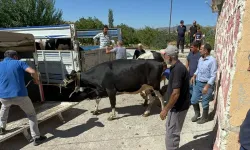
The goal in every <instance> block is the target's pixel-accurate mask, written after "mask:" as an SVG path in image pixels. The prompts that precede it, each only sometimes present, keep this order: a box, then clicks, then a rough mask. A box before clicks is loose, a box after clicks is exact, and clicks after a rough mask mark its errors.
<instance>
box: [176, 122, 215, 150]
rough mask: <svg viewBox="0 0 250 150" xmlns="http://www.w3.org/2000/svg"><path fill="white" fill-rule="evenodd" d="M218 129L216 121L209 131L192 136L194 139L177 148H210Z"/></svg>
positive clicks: (210, 149) (201, 149) (197, 149)
mask: <svg viewBox="0 0 250 150" xmlns="http://www.w3.org/2000/svg"><path fill="white" fill-rule="evenodd" d="M217 129H218V122H216V125H215V126H214V129H213V130H212V131H210V132H207V133H204V134H200V135H196V136H194V137H193V138H194V140H193V141H191V142H189V143H187V144H185V145H183V146H181V147H180V148H179V150H212V149H213V145H214V142H215V138H216V134H217Z"/></svg>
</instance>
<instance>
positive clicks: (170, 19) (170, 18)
mask: <svg viewBox="0 0 250 150" xmlns="http://www.w3.org/2000/svg"><path fill="white" fill-rule="evenodd" d="M170 1H171V4H170V17H169V28H168V34H169V35H170V28H171V21H172V5H173V0H170Z"/></svg>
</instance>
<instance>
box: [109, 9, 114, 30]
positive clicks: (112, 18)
mask: <svg viewBox="0 0 250 150" xmlns="http://www.w3.org/2000/svg"><path fill="white" fill-rule="evenodd" d="M108 18H109V20H108V21H109V28H114V16H113V10H112V9H109V16H108Z"/></svg>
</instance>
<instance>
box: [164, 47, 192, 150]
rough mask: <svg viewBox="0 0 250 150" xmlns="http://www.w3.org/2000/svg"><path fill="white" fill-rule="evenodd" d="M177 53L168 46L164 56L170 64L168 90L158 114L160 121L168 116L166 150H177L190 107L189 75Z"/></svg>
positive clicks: (175, 49)
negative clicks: (164, 102)
mask: <svg viewBox="0 0 250 150" xmlns="http://www.w3.org/2000/svg"><path fill="white" fill-rule="evenodd" d="M177 51H178V49H177V47H175V46H172V45H169V46H168V47H167V49H166V51H165V54H164V57H165V59H166V60H167V62H168V63H169V64H171V67H170V76H169V81H168V89H167V93H166V96H164V98H165V101H167V105H166V106H165V107H164V109H163V110H162V111H161V114H160V117H161V119H162V120H164V119H166V116H168V118H167V122H166V139H165V141H166V149H167V150H177V149H179V143H180V133H181V130H182V126H183V123H184V120H185V117H186V114H187V111H188V108H189V106H190V99H189V73H188V71H187V68H186V67H185V66H184V65H183V64H182V63H181V62H180V60H179V59H178V53H177Z"/></svg>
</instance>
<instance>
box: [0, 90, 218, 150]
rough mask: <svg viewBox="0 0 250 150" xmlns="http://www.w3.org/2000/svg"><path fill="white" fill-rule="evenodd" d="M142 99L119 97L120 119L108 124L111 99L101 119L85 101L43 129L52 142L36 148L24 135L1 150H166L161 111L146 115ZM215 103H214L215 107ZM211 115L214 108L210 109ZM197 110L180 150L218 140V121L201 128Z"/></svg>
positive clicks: (198, 149)
mask: <svg viewBox="0 0 250 150" xmlns="http://www.w3.org/2000/svg"><path fill="white" fill-rule="evenodd" d="M142 103H143V100H142V98H141V97H140V95H138V94H137V95H125V94H124V95H119V96H117V110H116V111H117V113H118V114H117V119H116V120H113V121H108V120H107V118H108V116H109V113H110V111H111V109H110V104H109V100H108V99H102V101H101V103H100V110H101V111H102V112H103V113H102V114H101V115H99V116H94V115H92V113H91V111H92V110H93V109H94V105H95V101H93V100H91V101H89V100H84V101H82V102H80V103H79V104H78V105H76V106H75V107H73V108H72V109H70V110H68V111H66V112H64V113H63V116H64V118H65V120H66V123H64V124H63V123H62V122H61V121H60V120H59V119H58V118H57V117H53V118H51V119H49V120H47V121H45V122H43V123H41V124H39V128H40V130H41V133H42V134H45V135H46V136H47V137H48V140H47V141H46V142H45V143H44V144H42V145H40V146H38V147H34V146H33V144H32V143H28V142H27V140H26V139H25V138H24V136H23V135H22V134H20V135H17V136H15V137H13V138H10V139H9V140H7V141H5V142H3V143H1V144H0V149H1V150H19V149H23V150H33V149H37V150H48V149H49V150H64V149H65V150H69V149H75V150H78V149H83V150H164V149H165V132H166V131H165V122H166V121H162V120H161V119H160V117H159V113H160V108H159V107H158V106H156V105H154V106H153V109H152V112H151V115H150V116H149V117H147V118H144V117H142V116H141V114H142V113H143V112H144V109H145V108H144V107H143V106H142ZM212 105H213V103H212V102H211V106H212ZM210 108H211V109H210V112H211V111H212V110H213V107H210ZM192 115H193V110H192V108H191V107H190V110H189V112H188V114H187V117H186V120H185V123H184V126H183V131H182V133H181V142H180V146H181V148H180V149H183V150H192V149H194V150H211V149H212V145H213V140H214V134H215V133H214V132H213V127H214V121H210V122H208V123H206V124H204V125H197V124H196V123H192V122H191V121H190V119H191V117H192Z"/></svg>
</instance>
